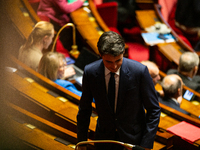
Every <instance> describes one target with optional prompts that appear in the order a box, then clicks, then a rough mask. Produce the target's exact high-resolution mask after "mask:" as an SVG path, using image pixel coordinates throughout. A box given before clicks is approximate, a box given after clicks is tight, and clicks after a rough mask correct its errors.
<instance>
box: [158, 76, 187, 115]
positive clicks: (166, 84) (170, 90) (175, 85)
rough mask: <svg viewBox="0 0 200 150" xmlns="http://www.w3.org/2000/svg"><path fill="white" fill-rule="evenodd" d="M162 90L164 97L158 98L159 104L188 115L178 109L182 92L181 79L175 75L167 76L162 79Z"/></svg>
mask: <svg viewBox="0 0 200 150" xmlns="http://www.w3.org/2000/svg"><path fill="white" fill-rule="evenodd" d="M162 88H163V92H164V97H163V98H161V97H159V101H160V103H162V104H164V105H167V106H169V107H171V108H174V109H176V110H178V111H180V112H182V113H184V114H187V115H189V113H188V112H187V111H185V110H183V109H181V108H180V104H181V102H182V90H183V82H182V79H181V78H180V77H179V76H178V75H176V74H171V75H167V76H165V77H164V78H163V81H162Z"/></svg>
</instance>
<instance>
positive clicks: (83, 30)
mask: <svg viewBox="0 0 200 150" xmlns="http://www.w3.org/2000/svg"><path fill="white" fill-rule="evenodd" d="M89 3H90V6H91V3H92V2H91V1H89ZM90 6H89V7H82V8H80V9H78V10H75V11H74V12H72V13H70V16H71V18H72V22H73V23H74V24H75V25H76V28H77V30H78V31H79V33H80V34H81V36H82V38H83V39H84V40H85V41H86V42H87V43H88V45H89V46H90V47H91V48H92V49H93V50H94V52H95V53H96V54H99V52H98V49H97V42H98V39H99V37H100V36H101V34H102V33H103V32H104V30H103V29H102V28H101V27H100V26H99V24H98V22H97V20H96V18H95V16H94V15H93V14H92V12H91V8H90ZM104 27H106V25H105V24H104ZM106 31H109V29H107V30H106Z"/></svg>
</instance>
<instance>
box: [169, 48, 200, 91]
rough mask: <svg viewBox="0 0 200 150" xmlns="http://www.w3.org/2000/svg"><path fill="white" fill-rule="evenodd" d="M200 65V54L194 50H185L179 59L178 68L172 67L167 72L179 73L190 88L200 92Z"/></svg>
mask: <svg viewBox="0 0 200 150" xmlns="http://www.w3.org/2000/svg"><path fill="white" fill-rule="evenodd" d="M198 67H199V56H198V55H197V54H196V53H194V52H185V53H183V54H182V55H181V57H180V59H179V66H178V70H176V69H170V70H168V71H167V74H177V75H179V76H180V77H181V79H182V80H183V83H184V84H185V85H186V86H188V87H189V88H191V89H193V90H195V91H197V92H200V76H199V75H196V73H197V71H198Z"/></svg>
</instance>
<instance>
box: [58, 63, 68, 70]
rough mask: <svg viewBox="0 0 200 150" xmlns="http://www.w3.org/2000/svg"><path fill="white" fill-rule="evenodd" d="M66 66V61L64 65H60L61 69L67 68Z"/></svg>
mask: <svg viewBox="0 0 200 150" xmlns="http://www.w3.org/2000/svg"><path fill="white" fill-rule="evenodd" d="M65 67H67V64H66V63H64V64H63V65H60V66H59V69H62V68H65Z"/></svg>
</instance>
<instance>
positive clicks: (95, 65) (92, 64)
mask: <svg viewBox="0 0 200 150" xmlns="http://www.w3.org/2000/svg"><path fill="white" fill-rule="evenodd" d="M101 63H102V59H100V60H96V61H94V62H92V63H90V64H87V65H86V66H85V68H84V70H88V69H89V70H91V69H95V68H98V67H99V66H100V64H101Z"/></svg>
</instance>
